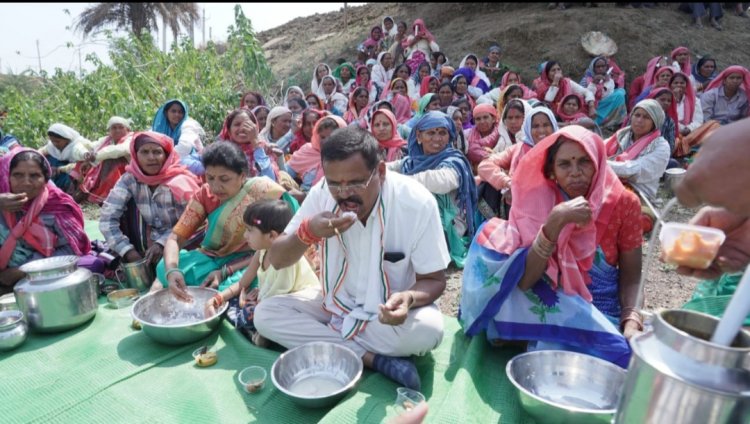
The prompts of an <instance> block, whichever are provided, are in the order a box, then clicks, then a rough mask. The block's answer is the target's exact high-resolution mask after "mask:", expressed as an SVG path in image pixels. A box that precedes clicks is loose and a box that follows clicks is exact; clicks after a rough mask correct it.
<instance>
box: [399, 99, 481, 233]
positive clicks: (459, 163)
mask: <svg viewBox="0 0 750 424" xmlns="http://www.w3.org/2000/svg"><path fill="white" fill-rule="evenodd" d="M431 128H447V129H448V132H449V133H450V140H449V142H448V144H446V146H445V148H444V149H443V150H442V151H440V152H438V153H436V154H434V155H425V154H424V150H423V149H422V145H421V144H419V143H417V131H424V130H428V129H431ZM455 140H456V127H455V125H454V124H453V120H452V119H450V118H449V117H448V115H446V114H444V113H443V112H435V111H432V112H427V113H425V114H424V115H423V116H422V118H421V119H420V120H419V121H417V124H416V125H415V126H414V128H413V129H412V131H411V133H410V134H409V140H408V142H409V144H408V153H409V156H407V157H406V158H405V159H404V161H403V162H402V164H401V173H402V174H405V175H413V174H417V173H419V172H422V171H428V170H434V169H439V168H446V167H451V168H453V169H454V170H455V171H456V173H457V174H458V177H459V180H460V183H459V186H458V196H457V199H458V207H459V208H460V209H463V210H465V211H466V224H467V228H468V230H467V231H468V232H469V234H471V235H473V234H474V232H475V230H476V224H475V222H474V214H475V212H476V210H477V186H476V184H475V183H474V176H473V175H472V173H471V165H470V164H469V161H468V160H467V159H466V157H465V156H464V155H463V154H462V153H461V152H459V151H458V150H456V149H455V148H454V147H453V143H454V141H455Z"/></svg>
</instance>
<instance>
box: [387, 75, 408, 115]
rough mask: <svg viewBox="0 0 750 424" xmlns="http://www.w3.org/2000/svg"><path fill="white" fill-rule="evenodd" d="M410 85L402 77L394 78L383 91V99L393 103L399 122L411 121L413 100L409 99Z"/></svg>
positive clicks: (394, 112)
mask: <svg viewBox="0 0 750 424" xmlns="http://www.w3.org/2000/svg"><path fill="white" fill-rule="evenodd" d="M408 90H409V88H408V85H407V84H406V81H404V80H402V79H401V78H394V79H393V80H392V81H391V85H390V86H388V88H387V89H386V90H385V91H383V95H382V96H381V99H382V100H387V101H388V102H390V103H391V105H393V114H394V115H395V116H396V121H398V123H399V124H404V123H406V122H408V121H409V119H410V118H411V116H412V109H411V100H410V99H409V95H408V94H407V93H408Z"/></svg>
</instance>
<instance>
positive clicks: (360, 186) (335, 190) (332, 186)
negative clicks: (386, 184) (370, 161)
mask: <svg viewBox="0 0 750 424" xmlns="http://www.w3.org/2000/svg"><path fill="white" fill-rule="evenodd" d="M377 170H378V168H375V169H373V170H372V173H371V174H370V178H368V179H367V181H366V182H364V183H357V184H336V183H331V182H329V181H328V179H326V184H328V189H329V190H330V191H331V193H332V194H341V193H342V192H352V191H361V190H364V189H366V188H367V187H368V186H369V185H370V182H371V181H372V177H374V176H375V173H376V172H377Z"/></svg>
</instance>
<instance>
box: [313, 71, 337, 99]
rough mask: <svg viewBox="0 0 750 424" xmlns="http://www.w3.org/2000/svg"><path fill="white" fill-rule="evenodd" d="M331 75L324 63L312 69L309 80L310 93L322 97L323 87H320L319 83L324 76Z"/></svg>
mask: <svg viewBox="0 0 750 424" xmlns="http://www.w3.org/2000/svg"><path fill="white" fill-rule="evenodd" d="M331 73H332V71H331V67H330V66H328V65H326V64H325V63H318V64H317V65H316V66H315V68H313V73H312V79H311V80H310V92H312V93H313V94H317V95H318V96H320V97H323V87H321V82H323V77H324V76H326V75H331Z"/></svg>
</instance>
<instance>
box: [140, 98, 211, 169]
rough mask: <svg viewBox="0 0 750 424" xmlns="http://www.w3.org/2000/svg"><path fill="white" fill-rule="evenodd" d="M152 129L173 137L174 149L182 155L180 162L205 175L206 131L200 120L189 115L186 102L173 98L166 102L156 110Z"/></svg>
mask: <svg viewBox="0 0 750 424" xmlns="http://www.w3.org/2000/svg"><path fill="white" fill-rule="evenodd" d="M151 129H152V130H153V131H156V132H158V133H161V134H164V135H167V136H169V137H171V138H172V140H174V150H175V152H177V154H178V155H180V163H181V164H182V165H185V166H186V167H187V169H188V170H190V172H192V173H193V174H195V175H198V176H201V175H203V173H204V172H205V171H204V169H203V165H202V164H201V152H202V151H203V139H204V138H206V132H205V131H204V130H203V127H202V126H201V124H199V123H198V121H196V120H195V119H193V118H190V117H189V116H188V107H187V105H186V104H185V102H183V101H182V100H178V99H172V100H168V101H167V102H166V103H164V104H163V105H162V106H161V107H160V108H159V111H158V112H156V116H154V122H153V124H151Z"/></svg>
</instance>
